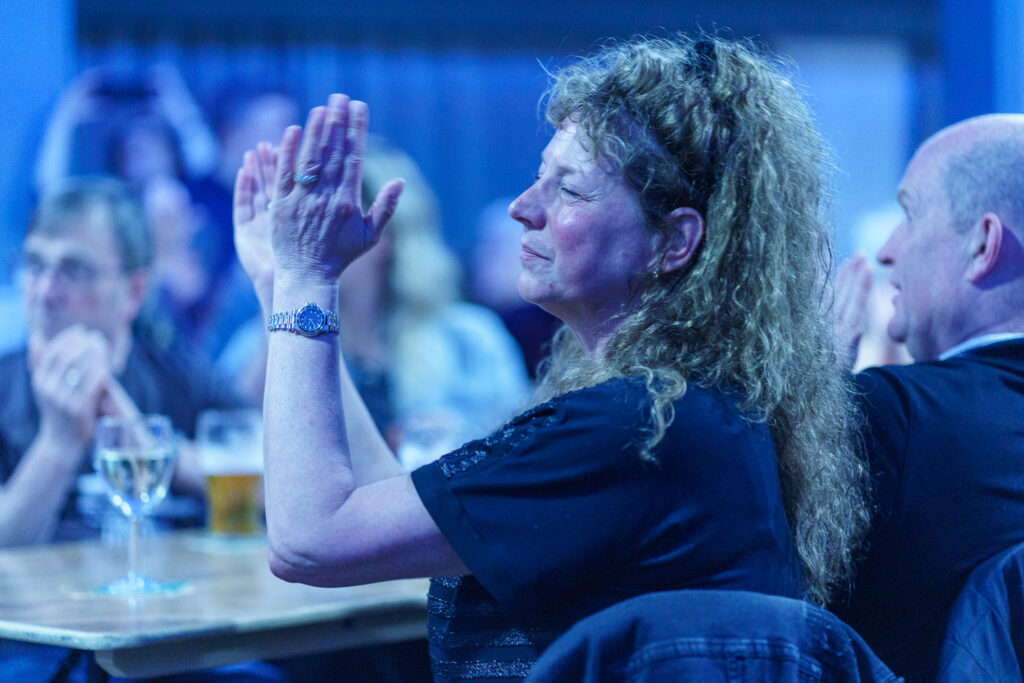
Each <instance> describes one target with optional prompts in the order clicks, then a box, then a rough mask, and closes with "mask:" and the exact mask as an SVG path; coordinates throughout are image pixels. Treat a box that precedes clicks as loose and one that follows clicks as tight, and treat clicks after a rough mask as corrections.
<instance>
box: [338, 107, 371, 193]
mask: <svg viewBox="0 0 1024 683" xmlns="http://www.w3.org/2000/svg"><path fill="white" fill-rule="evenodd" d="M369 123H370V110H369V108H368V107H367V106H366V103H365V102H360V101H359V100H353V101H351V102H349V104H348V125H347V126H346V127H345V145H344V155H345V158H344V161H343V176H342V179H341V187H340V189H341V191H342V192H343V193H345V194H348V196H349V197H352V198H353V201H354V203H355V205H356V206H357V207H361V206H362V204H361V202H360V198H361V196H362V184H363V157H364V156H365V155H366V130H367V128H368V126H369Z"/></svg>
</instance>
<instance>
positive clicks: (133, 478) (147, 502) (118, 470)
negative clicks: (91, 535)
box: [93, 415, 182, 595]
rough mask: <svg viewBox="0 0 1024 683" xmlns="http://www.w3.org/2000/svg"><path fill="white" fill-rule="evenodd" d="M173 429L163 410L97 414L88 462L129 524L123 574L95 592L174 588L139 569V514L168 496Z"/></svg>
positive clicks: (133, 592) (178, 585)
mask: <svg viewBox="0 0 1024 683" xmlns="http://www.w3.org/2000/svg"><path fill="white" fill-rule="evenodd" d="M174 456H175V447H174V429H173V427H172V426H171V421H170V419H169V418H167V416H165V415H142V416H139V417H135V418H119V417H102V418H100V419H99V421H98V422H97V424H96V450H95V453H94V456H93V466H94V467H95V468H96V472H97V473H98V474H99V475H100V479H102V480H103V483H104V484H105V485H106V490H107V497H108V498H109V499H110V502H111V503H113V504H114V506H115V507H116V508H117V509H118V510H120V511H121V512H122V513H123V514H124V515H125V516H126V517H128V520H129V523H130V525H131V526H130V535H129V537H128V574H127V575H126V576H125V577H124V578H122V579H119V580H117V581H115V582H114V583H111V584H109V585H106V586H101V587H100V588H98V589H96V592H98V593H107V594H115V595H122V594H123V595H139V594H144V593H165V592H173V591H177V590H179V589H180V588H181V587H182V584H181V583H173V584H164V583H160V582H159V581H155V580H153V579H150V578H147V577H146V576H144V575H143V574H142V573H141V571H140V569H139V559H140V556H141V543H142V538H141V536H142V526H141V525H142V519H143V518H144V517H145V516H146V515H147V514H149V512H150V510H152V509H153V508H154V507H155V506H156V505H157V503H159V502H160V501H161V500H163V499H164V496H166V495H167V487H168V486H169V485H170V482H171V475H172V474H173V473H174Z"/></svg>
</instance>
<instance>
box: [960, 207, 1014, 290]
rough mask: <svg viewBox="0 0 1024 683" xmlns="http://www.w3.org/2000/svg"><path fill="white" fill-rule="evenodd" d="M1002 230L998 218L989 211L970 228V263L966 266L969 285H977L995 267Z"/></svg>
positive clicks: (1001, 240) (1000, 245)
mask: <svg viewBox="0 0 1024 683" xmlns="http://www.w3.org/2000/svg"><path fill="white" fill-rule="evenodd" d="M1003 230H1005V228H1004V227H1003V223H1002V221H1000V220H999V216H997V215H996V214H994V213H992V212H991V211H990V212H988V213H986V214H985V215H984V216H982V217H981V220H979V221H978V222H977V223H975V224H974V226H973V227H971V230H970V233H969V235H968V238H969V243H968V246H969V247H970V261H969V262H968V264H967V280H968V281H969V282H970V283H971V284H977V283H978V282H979V281H980V280H981V279H982V278H983V277H985V276H986V275H988V274H989V273H990V272H992V269H994V268H995V267H996V262H997V261H998V260H999V249H1000V247H1002V244H1003Z"/></svg>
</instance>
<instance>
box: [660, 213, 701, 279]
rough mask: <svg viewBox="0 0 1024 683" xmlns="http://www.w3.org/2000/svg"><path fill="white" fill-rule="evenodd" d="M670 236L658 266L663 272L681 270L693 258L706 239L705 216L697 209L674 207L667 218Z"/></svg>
mask: <svg viewBox="0 0 1024 683" xmlns="http://www.w3.org/2000/svg"><path fill="white" fill-rule="evenodd" d="M665 220H666V222H667V223H668V227H669V231H668V237H667V239H666V241H665V244H664V245H663V249H664V251H663V253H662V256H661V261H660V262H659V263H658V268H659V270H660V271H661V272H662V273H672V272H675V271H677V270H681V269H683V268H684V267H686V265H687V264H688V263H690V261H691V260H692V259H693V257H694V255H695V254H696V253H697V247H699V246H700V242H701V240H702V239H704V217H703V216H701V215H700V212H699V211H697V210H696V209H692V208H690V207H688V206H682V207H679V208H678V209H673V210H672V212H671V213H670V214H669V215H668V217H667V218H666V219H665Z"/></svg>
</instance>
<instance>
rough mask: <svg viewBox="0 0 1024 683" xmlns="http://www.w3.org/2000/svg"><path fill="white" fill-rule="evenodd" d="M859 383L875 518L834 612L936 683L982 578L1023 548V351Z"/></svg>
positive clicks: (908, 670)
mask: <svg viewBox="0 0 1024 683" xmlns="http://www.w3.org/2000/svg"><path fill="white" fill-rule="evenodd" d="M855 379H856V382H857V385H858V387H859V389H860V391H861V394H862V401H861V402H862V405H863V408H864V410H865V413H866V417H867V424H868V429H867V431H866V434H865V446H866V448H867V455H868V458H869V464H870V466H871V471H872V477H873V480H874V484H875V491H874V508H875V511H874V515H873V519H872V528H871V533H870V536H869V539H868V543H869V545H868V551H867V556H866V557H865V559H864V561H863V562H862V563H861V564H860V566H859V567H858V570H857V576H856V578H855V587H854V591H853V595H852V597H851V598H850V600H849V602H848V603H845V602H840V604H837V605H835V606H834V609H835V611H836V613H837V614H838V615H839V616H840V617H842V618H843V619H844V620H846V621H847V623H849V624H850V625H851V626H853V627H854V628H855V629H857V631H858V632H859V633H860V634H861V635H862V636H863V637H864V639H865V640H866V641H867V642H868V644H869V645H870V646H871V647H872V648H873V649H874V651H875V653H876V654H878V656H879V657H881V659H882V660H883V661H885V662H886V664H888V665H889V666H890V667H892V669H893V671H895V672H896V673H897V674H899V675H901V676H905V677H906V678H907V680H908V681H911V682H913V681H928V682H929V683H931V681H934V680H935V673H936V668H937V666H938V661H939V653H940V648H941V644H942V636H943V633H944V631H945V628H946V623H947V621H948V613H949V609H950V606H951V605H952V604H953V601H954V600H955V599H956V597H957V595H958V594H959V593H960V591H961V589H962V587H963V585H964V582H965V581H966V580H967V577H968V575H969V574H970V573H971V570H973V569H974V568H975V567H977V566H978V565H979V564H981V563H982V562H984V561H985V560H986V559H988V558H990V557H992V556H994V555H996V554H997V553H999V552H1000V551H1002V550H1004V549H1006V548H1009V547H1010V546H1012V545H1014V544H1016V543H1020V542H1022V541H1024V341H1020V340H1018V341H1011V342H1003V343H998V344H992V345H990V346H985V347H982V348H978V349H974V350H972V351H967V352H965V353H963V354H960V355H958V356H955V357H953V358H950V359H948V360H945V361H932V362H927V363H914V364H912V365H905V366H886V367H881V368H870V369H868V370H865V371H864V372H862V373H860V374H858V375H857V376H856V377H855Z"/></svg>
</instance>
